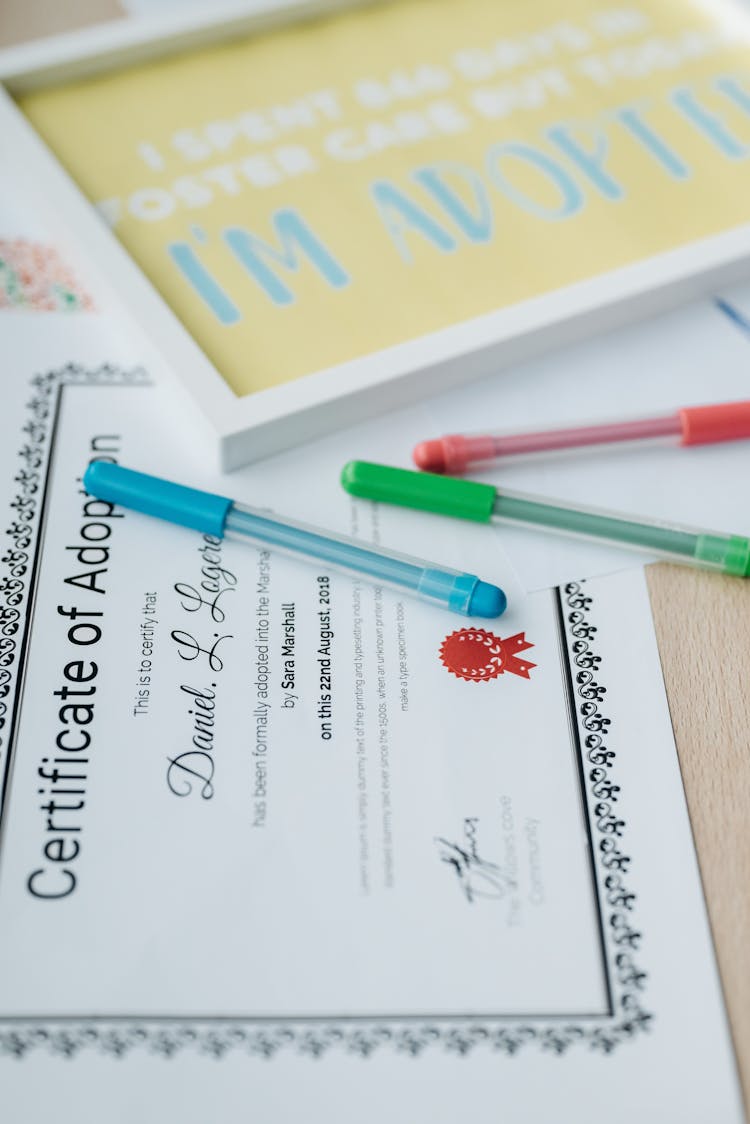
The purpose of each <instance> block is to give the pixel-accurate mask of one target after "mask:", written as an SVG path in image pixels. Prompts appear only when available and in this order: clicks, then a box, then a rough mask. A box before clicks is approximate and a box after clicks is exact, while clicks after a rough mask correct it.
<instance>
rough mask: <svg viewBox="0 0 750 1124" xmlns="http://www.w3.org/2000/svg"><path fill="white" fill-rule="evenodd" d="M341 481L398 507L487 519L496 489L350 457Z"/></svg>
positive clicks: (365, 496) (359, 492)
mask: <svg viewBox="0 0 750 1124" xmlns="http://www.w3.org/2000/svg"><path fill="white" fill-rule="evenodd" d="M341 483H342V485H343V487H344V488H345V489H346V491H347V492H350V493H351V495H353V496H361V497H362V498H363V499H367V500H379V501H382V502H383V503H392V504H399V505H400V506H401V507H411V508H417V509H418V510H420V511H434V512H435V513H436V514H437V515H454V516H457V517H458V518H459V519H473V520H475V521H476V522H478V523H489V521H490V519H491V517H492V513H493V507H494V504H495V496H496V495H497V492H496V490H495V488H493V487H492V485H491V484H478V483H476V481H474V480H460V479H457V478H455V477H452V476H438V475H437V474H436V473H432V472H412V471H411V470H410V469H408V468H391V467H390V466H389V465H383V464H372V463H371V462H369V461H349V463H348V464H346V465H344V468H343V470H342V473H341Z"/></svg>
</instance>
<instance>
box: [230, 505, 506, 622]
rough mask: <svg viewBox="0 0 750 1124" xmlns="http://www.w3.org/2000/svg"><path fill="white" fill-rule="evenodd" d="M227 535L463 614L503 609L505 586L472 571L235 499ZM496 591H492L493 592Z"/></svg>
mask: <svg viewBox="0 0 750 1124" xmlns="http://www.w3.org/2000/svg"><path fill="white" fill-rule="evenodd" d="M224 533H225V536H226V537H228V538H237V539H240V540H242V541H243V542H245V543H248V542H252V543H254V544H255V545H257V546H260V547H270V548H272V549H273V550H274V552H276V553H282V554H286V555H288V556H291V557H294V558H297V559H300V558H301V559H307V560H308V561H310V560H311V559H315V560H317V561H318V562H320V563H323V564H324V565H325V567H326V569H331V570H335V571H336V572H338V573H342V574H346V575H347V576H349V577H353V578H360V579H361V578H365V579H370V580H371V581H372V582H374V583H375V584H376V585H381V586H387V587H389V588H391V589H394V590H396V591H398V592H404V590H407V591H409V592H411V593H413V594H415V595H416V596H417V597H419V598H420V599H421V600H423V601H428V602H431V603H432V604H438V605H441V606H442V607H443V608H448V609H452V610H453V611H454V612H458V613H462V614H463V615H465V616H488V617H496V616H500V614H501V613H502V612H503V611H504V609H505V604H506V602H505V595H504V594H503V593H502V590H500V589H498V588H497V587H495V586H490V585H488V584H487V583H486V582H482V581H480V580H479V578H478V577H476V576H475V575H474V574H467V573H462V572H461V571H459V570H452V569H448V568H446V567H444V566H437V565H433V564H432V563H430V562H425V561H423V560H421V559H418V558H413V557H411V556H409V555H407V554H401V553H397V552H395V551H390V550H384V549H383V548H382V547H379V546H378V547H372V546H368V545H366V544H363V543H362V542H360V541H358V540H357V539H352V538H348V537H347V536H345V535H337V534H334V533H332V532H329V531H326V532H325V533H322V532H321V531H320V530H318V529H317V528H315V527H311V526H308V525H307V524H305V523H298V522H296V521H293V520H289V519H286V518H285V519H284V520H283V521H282V520H279V519H277V518H275V516H274V515H273V514H272V513H270V512H266V511H261V510H258V509H256V508H252V507H247V506H246V505H244V504H239V503H233V504H232V506H231V507H230V509H229V512H228V513H227V517H226V522H225V529H224ZM489 591H492V592H489Z"/></svg>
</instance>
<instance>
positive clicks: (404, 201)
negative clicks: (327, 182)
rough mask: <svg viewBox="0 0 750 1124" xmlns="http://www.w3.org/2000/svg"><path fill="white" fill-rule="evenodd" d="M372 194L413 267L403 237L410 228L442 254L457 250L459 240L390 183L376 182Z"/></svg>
mask: <svg viewBox="0 0 750 1124" xmlns="http://www.w3.org/2000/svg"><path fill="white" fill-rule="evenodd" d="M370 191H371V192H372V197H373V199H374V200H375V205H376V207H377V208H378V211H379V212H380V217H381V219H382V220H383V222H384V224H385V228H386V230H387V231H388V233H389V234H390V236H391V238H392V239H393V241H394V242H395V244H396V248H397V250H398V252H399V253H400V254H401V257H402V258H403V259H404V261H405V262H409V263H410V264H411V262H412V261H413V260H414V259H413V257H412V254H411V250H410V249H409V246H408V244H407V241H406V238H405V237H404V235H405V233H406V231H407V229H409V228H411V229H412V230H416V231H418V232H419V234H421V235H422V236H423V237H424V238H426V239H427V240H428V241H429V242H431V243H432V244H433V246H436V247H437V248H438V250H442V251H443V253H449V252H450V251H451V250H455V248H456V241H455V239H454V238H452V237H451V235H450V234H449V233H448V231H447V230H444V229H443V227H442V226H440V224H439V223H437V222H435V220H434V219H433V218H431V217H430V215H428V214H427V212H426V211H423V210H422V208H421V207H419V206H418V205H417V204H416V203H414V202H413V201H412V200H411V199H409V197H408V196H407V195H404V193H403V192H402V191H400V190H399V189H398V188H397V187H396V186H395V185H394V184H392V183H389V181H388V180H376V181H375V182H374V183H373V184H372V186H371V188H370Z"/></svg>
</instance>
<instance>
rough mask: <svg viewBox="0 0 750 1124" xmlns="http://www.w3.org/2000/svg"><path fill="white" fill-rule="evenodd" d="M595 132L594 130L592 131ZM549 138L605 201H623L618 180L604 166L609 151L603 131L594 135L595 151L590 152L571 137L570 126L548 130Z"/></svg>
mask: <svg viewBox="0 0 750 1124" xmlns="http://www.w3.org/2000/svg"><path fill="white" fill-rule="evenodd" d="M592 131H593V130H592ZM547 136H548V137H549V139H550V140H551V141H552V142H553V144H556V145H557V147H558V148H560V149H562V151H563V153H564V154H565V156H567V157H568V159H569V160H571V161H572V162H573V163H574V164H577V165H578V167H579V168H580V169H581V171H582V172H583V173H584V175H586V176H588V178H589V179H590V180H591V182H592V183H593V185H594V187H595V188H597V189H598V190H599V191H600V192H601V193H602V195H603V196H604V198H605V199H622V198H623V196H624V195H625V192H624V191H623V189H622V188H621V187H620V185H619V183H617V181H616V180H614V179H612V176H610V175H609V174H608V173H607V172H605V170H604V167H603V164H604V161H605V159H606V156H607V153H608V151H609V145H608V143H607V138H606V137H605V135H604V133H603V132H601V130H599V129H597V130H596V131H595V133H594V136H595V141H594V148H593V151H591V152H588V151H587V150H586V149H585V148H583V147H582V146H581V145H580V144H579V143H578V141H577V140H575V139H574V137H573V136H572V135H571V130H570V126H565V125H555V126H554V127H553V128H552V129H548V130H547Z"/></svg>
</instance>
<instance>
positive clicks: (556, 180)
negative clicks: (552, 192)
mask: <svg viewBox="0 0 750 1124" xmlns="http://www.w3.org/2000/svg"><path fill="white" fill-rule="evenodd" d="M506 157H513V158H514V159H516V160H520V161H523V162H524V163H526V164H530V165H531V166H532V167H533V168H536V169H538V170H539V171H540V172H542V174H543V175H544V176H546V177H547V179H549V180H551V181H552V183H553V185H554V186H555V188H556V189H557V190H558V191H559V193H560V204H559V206H558V207H554V208H549V207H546V206H544V205H543V204H542V203H538V202H537V201H536V200H535V199H531V198H529V196H528V195H526V194H525V193H524V192H523V191H521V190H520V189H519V188H517V187H516V186H515V185H514V184H513V183H511V182H510V180H508V179H507V178H506V177H505V176H504V175H503V173H502V172H501V171H500V161H501V160H502V159H504V158H506ZM487 170H488V172H489V175H490V178H491V179H492V180H493V181H494V183H495V184H496V186H497V187H499V188H500V190H501V191H502V192H503V193H504V194H505V195H507V196H508V198H509V199H510V200H512V202H514V203H517V204H518V206H519V207H521V208H522V209H523V210H524V211H528V212H529V213H530V214H532V215H538V216H539V217H540V218H543V219H548V220H550V221H554V220H556V219H566V218H569V217H570V216H571V215H574V214H576V213H577V212H578V211H580V210H581V208H582V207H583V206H584V202H585V201H584V197H583V192H582V191H581V189H580V187H579V186H578V184H577V183H576V182H575V180H573V179H572V178H571V177H570V176H569V175H568V173H567V172H566V171H565V169H564V168H561V167H560V165H559V164H557V163H556V162H555V161H554V160H552V159H551V157H549V156H546V155H545V153H543V152H539V151H538V150H537V149H535V148H531V146H530V145H526V144H516V143H514V142H510V143H502V144H496V145H494V146H493V147H492V148H491V149H490V150H489V152H488V153H487Z"/></svg>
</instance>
